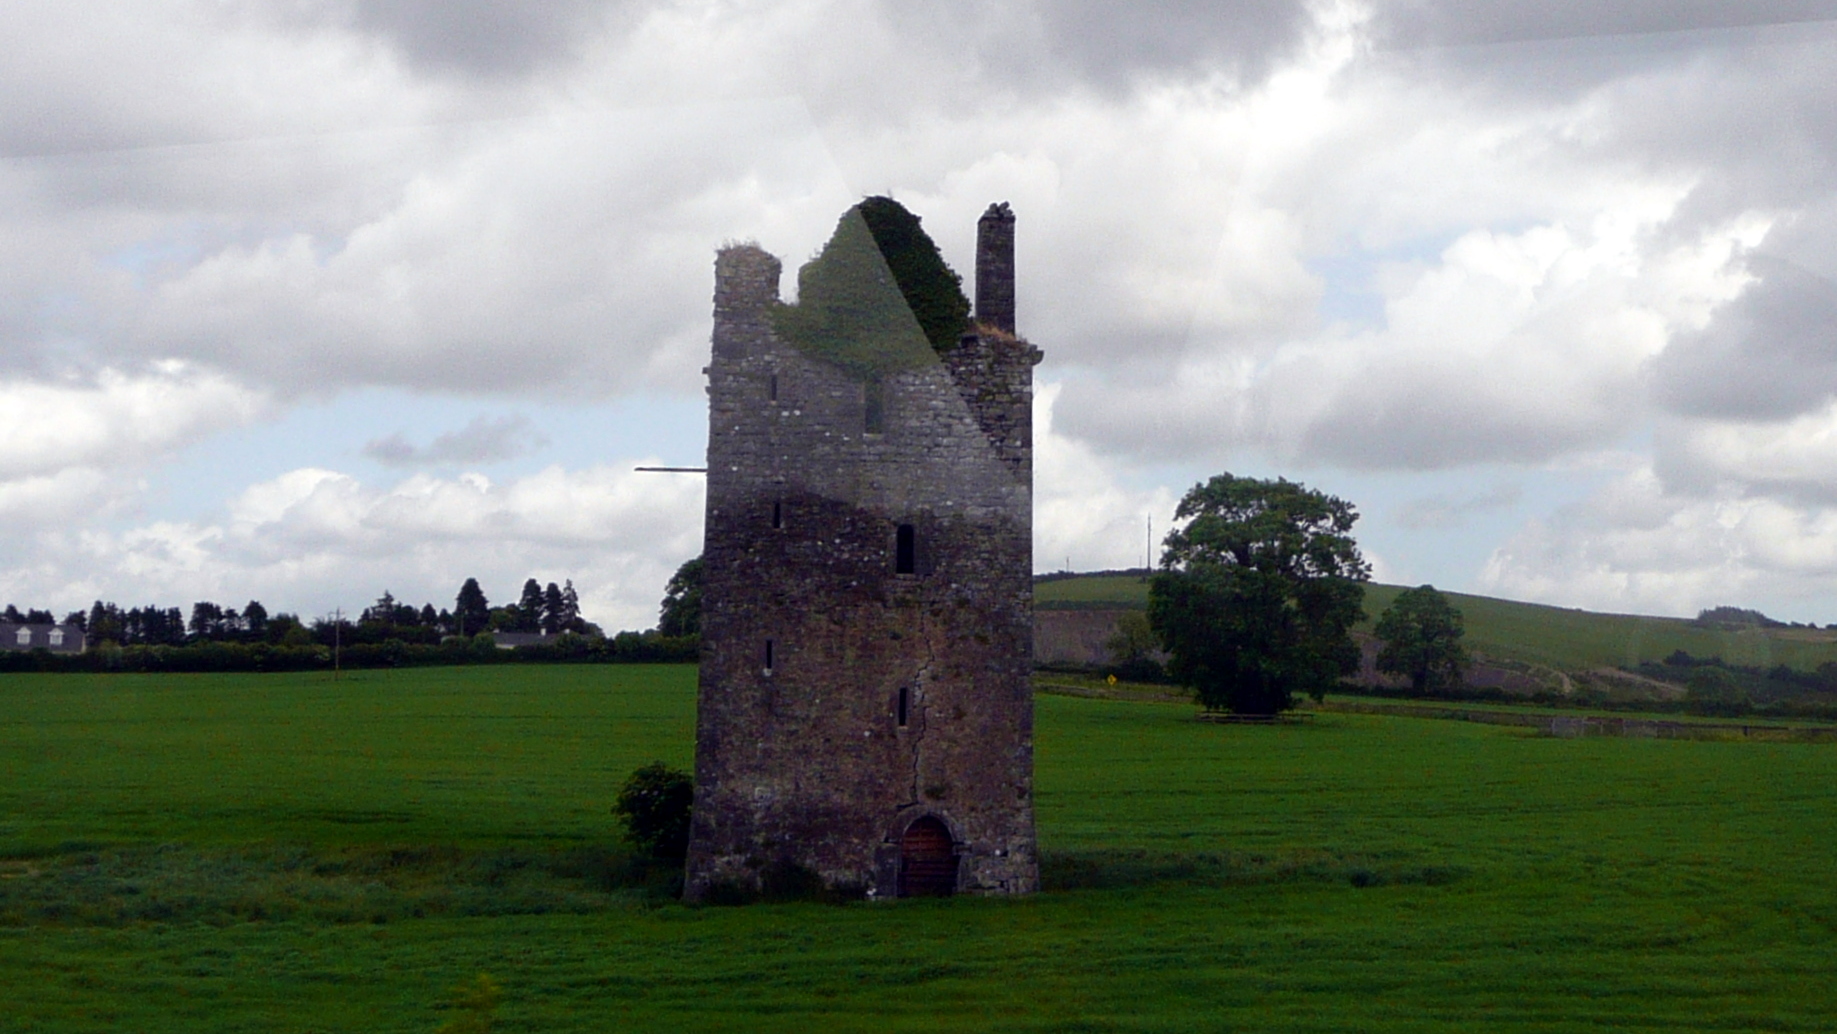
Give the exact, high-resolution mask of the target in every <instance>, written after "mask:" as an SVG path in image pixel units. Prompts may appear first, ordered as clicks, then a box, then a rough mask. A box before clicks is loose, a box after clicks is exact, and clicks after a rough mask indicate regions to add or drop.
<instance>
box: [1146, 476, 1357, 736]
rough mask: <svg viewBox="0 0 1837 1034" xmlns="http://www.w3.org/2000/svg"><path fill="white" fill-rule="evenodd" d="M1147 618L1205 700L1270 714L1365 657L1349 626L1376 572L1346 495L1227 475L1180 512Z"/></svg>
mask: <svg viewBox="0 0 1837 1034" xmlns="http://www.w3.org/2000/svg"><path fill="white" fill-rule="evenodd" d="M1174 519H1175V520H1176V521H1185V522H1186V523H1185V524H1184V525H1183V526H1181V527H1178V528H1176V529H1175V530H1174V531H1173V532H1171V533H1169V534H1168V536H1167V538H1166V540H1165V541H1164V542H1163V551H1162V554H1161V569H1160V570H1159V571H1158V572H1157V573H1156V574H1155V576H1154V580H1153V582H1152V583H1150V585H1149V589H1148V620H1149V623H1150V625H1151V626H1152V627H1153V628H1154V630H1155V634H1156V635H1158V636H1159V637H1160V639H1161V645H1162V647H1163V648H1164V649H1165V650H1166V651H1167V654H1168V664H1167V668H1168V673H1169V674H1170V675H1172V676H1173V677H1174V678H1175V679H1177V680H1179V681H1180V682H1181V683H1183V684H1184V685H1187V686H1191V687H1192V688H1193V690H1194V691H1195V693H1196V694H1197V695H1198V697H1199V700H1200V702H1201V703H1202V704H1204V705H1205V706H1206V707H1207V708H1209V709H1214V710H1229V711H1233V712H1236V713H1238V714H1251V715H1273V714H1277V713H1279V712H1282V711H1286V710H1288V709H1289V708H1291V707H1293V706H1294V704H1295V694H1297V693H1306V694H1308V695H1311V696H1314V697H1315V698H1316V699H1318V698H1319V697H1321V696H1324V695H1325V694H1326V693H1327V691H1328V690H1329V689H1331V688H1332V687H1333V685H1334V684H1335V683H1336V682H1338V680H1339V678H1340V676H1342V675H1344V674H1348V673H1350V672H1352V671H1355V670H1356V669H1357V667H1358V659H1359V651H1358V646H1357V645H1356V644H1354V643H1353V641H1352V636H1351V634H1350V633H1351V628H1352V625H1353V624H1354V623H1355V622H1357V621H1358V620H1359V619H1360V618H1361V617H1363V616H1364V614H1363V612H1362V611H1361V610H1360V608H1359V604H1360V601H1361V600H1363V598H1364V595H1365V587H1364V586H1363V585H1362V584H1360V583H1362V582H1364V581H1367V580H1369V579H1370V577H1371V568H1370V565H1368V564H1366V563H1365V560H1364V558H1363V557H1361V556H1360V555H1359V548H1358V545H1357V543H1355V542H1354V541H1353V540H1352V536H1351V534H1350V532H1351V530H1352V525H1353V522H1355V521H1357V520H1358V513H1357V511H1355V510H1354V509H1353V508H1352V504H1351V503H1348V502H1346V501H1345V500H1343V499H1338V498H1335V497H1333V496H1329V495H1326V494H1324V493H1321V492H1316V491H1312V490H1310V489H1308V488H1305V487H1303V486H1302V485H1299V484H1296V483H1294V482H1292V481H1288V480H1286V479H1277V480H1275V481H1265V480H1259V479H1257V478H1246V477H1236V476H1233V475H1231V474H1228V473H1227V474H1220V475H1217V476H1216V477H1213V478H1212V479H1211V480H1209V481H1206V482H1203V483H1201V484H1198V485H1195V486H1193V488H1192V490H1191V491H1189V492H1187V494H1186V497H1185V498H1184V499H1182V500H1181V501H1180V506H1179V508H1178V509H1177V510H1175V511H1174Z"/></svg>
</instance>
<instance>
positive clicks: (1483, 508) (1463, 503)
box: [1396, 484, 1524, 530]
mask: <svg viewBox="0 0 1837 1034" xmlns="http://www.w3.org/2000/svg"><path fill="white" fill-rule="evenodd" d="M1523 498H1524V489H1523V487H1521V486H1519V485H1515V484H1510V485H1499V486H1497V487H1495V488H1493V489H1492V490H1491V491H1489V492H1482V493H1480V494H1478V495H1471V496H1463V497H1460V498H1454V497H1450V496H1445V495H1436V496H1427V497H1425V498H1422V499H1412V500H1411V501H1410V502H1408V503H1406V504H1404V505H1403V506H1402V507H1401V508H1399V509H1398V511H1397V515H1396V520H1397V523H1398V524H1401V525H1403V526H1404V527H1406V528H1410V529H1413V530H1421V529H1424V528H1452V527H1456V526H1458V525H1460V524H1462V523H1464V522H1465V521H1466V520H1467V518H1468V517H1470V516H1473V515H1475V514H1481V513H1490V512H1492V511H1494V510H1504V509H1507V508H1509V507H1513V506H1516V505H1518V503H1519V501H1520V500H1522V499H1523Z"/></svg>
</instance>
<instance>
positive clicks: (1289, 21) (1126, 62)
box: [886, 0, 1311, 93]
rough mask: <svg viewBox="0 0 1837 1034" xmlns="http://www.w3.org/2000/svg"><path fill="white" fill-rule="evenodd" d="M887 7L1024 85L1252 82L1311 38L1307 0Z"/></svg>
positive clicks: (913, 27)
mask: <svg viewBox="0 0 1837 1034" xmlns="http://www.w3.org/2000/svg"><path fill="white" fill-rule="evenodd" d="M886 11H887V16H888V17H889V19H891V21H892V23H893V24H894V25H895V27H896V28H898V29H900V30H902V32H903V34H905V35H908V36H910V37H911V38H913V39H914V40H915V41H922V40H925V39H949V40H952V41H953V42H956V41H960V40H962V39H963V38H964V37H965V36H968V37H969V39H971V40H972V41H974V44H973V45H974V48H975V53H976V55H977V57H978V59H979V69H978V72H979V75H980V76H981V77H984V78H986V79H988V80H989V81H991V82H993V83H998V84H1001V85H1004V86H1007V87H1009V88H1011V89H1014V90H1016V91H1019V92H1024V93H1037V92H1052V91H1057V90H1061V89H1063V88H1065V87H1066V86H1067V85H1084V86H1099V87H1102V88H1105V89H1116V88H1126V87H1129V86H1131V85H1133V84H1134V83H1136V82H1137V81H1138V80H1140V79H1142V78H1144V77H1167V76H1171V75H1187V74H1195V73H1196V74H1200V75H1205V74H1209V73H1213V72H1227V73H1236V74H1237V75H1238V76H1240V77H1241V78H1242V79H1244V80H1248V81H1254V80H1257V79H1260V78H1262V77H1263V76H1264V75H1266V74H1267V73H1268V71H1269V70H1270V68H1271V67H1272V65H1273V64H1274V63H1275V62H1276V61H1277V60H1278V59H1279V58H1281V57H1282V56H1284V55H1286V54H1288V53H1290V52H1292V51H1293V49H1294V48H1295V46H1296V45H1297V44H1298V43H1299V42H1300V41H1301V39H1302V38H1303V37H1304V35H1305V33H1306V31H1307V29H1308V27H1309V25H1310V24H1311V18H1310V15H1309V14H1308V10H1307V5H1306V4H1304V3H1301V2H1299V0H1239V2H1236V3H1229V4H1220V3H1216V2H1212V0H1179V2H1170V3H1158V4H1154V5H1152V6H1146V7H1144V6H1136V5H1131V4H1117V3H1110V2H1107V0H1045V2H1037V3H1008V4H987V3H979V2H974V0H946V2H943V3H932V4H910V3H898V2H891V3H888V4H887V5H886Z"/></svg>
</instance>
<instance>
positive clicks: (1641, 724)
mask: <svg viewBox="0 0 1837 1034" xmlns="http://www.w3.org/2000/svg"><path fill="white" fill-rule="evenodd" d="M1315 710H1317V711H1337V712H1341V713H1344V714H1381V715H1391V716H1393V717H1399V718H1437V719H1447V720H1452V721H1458V722H1478V723H1480V724H1482V725H1512V726H1519V727H1522V728H1530V729H1536V730H1537V731H1538V732H1540V733H1542V734H1543V735H1546V736H1554V737H1557V738H1558V739H1579V738H1582V737H1585V736H1619V737H1623V738H1626V739H1654V740H1719V741H1733V740H1754V741H1761V742H1771V743H1837V726H1833V727H1825V728H1819V727H1808V726H1792V725H1763V724H1759V723H1755V722H1745V723H1741V722H1679V721H1670V720H1667V719H1663V718H1616V717H1610V716H1607V715H1592V714H1589V715H1567V714H1528V713H1524V712H1519V711H1485V710H1480V709H1478V708H1468V707H1437V706H1435V705H1432V704H1378V703H1364V702H1362V701H1352V700H1328V701H1325V702H1323V703H1320V704H1316V705H1315Z"/></svg>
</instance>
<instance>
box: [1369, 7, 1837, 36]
mask: <svg viewBox="0 0 1837 1034" xmlns="http://www.w3.org/2000/svg"><path fill="white" fill-rule="evenodd" d="M1376 13H1377V17H1376V19H1375V22H1376V24H1375V26H1374V35H1375V36H1376V38H1377V39H1378V40H1380V41H1381V42H1382V43H1383V44H1385V45H1388V46H1393V47H1422V46H1462V45H1472V44H1489V43H1515V42H1525V41H1531V40H1573V39H1578V38H1586V37H1599V36H1618V35H1638V34H1645V33H1665V32H1688V31H1701V30H1710V29H1734V28H1747V27H1751V26H1757V25H1780V24H1793V23H1798V22H1808V21H1822V20H1827V19H1832V18H1837V2H1833V0H1735V2H1730V0H1615V2H1613V3H1600V2H1598V0H1492V2H1483V3H1475V2H1473V0H1392V2H1389V3H1383V4H1380V5H1379V6H1378V7H1377V12H1376Z"/></svg>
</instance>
